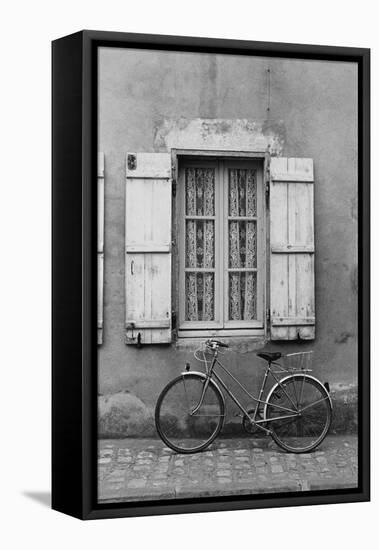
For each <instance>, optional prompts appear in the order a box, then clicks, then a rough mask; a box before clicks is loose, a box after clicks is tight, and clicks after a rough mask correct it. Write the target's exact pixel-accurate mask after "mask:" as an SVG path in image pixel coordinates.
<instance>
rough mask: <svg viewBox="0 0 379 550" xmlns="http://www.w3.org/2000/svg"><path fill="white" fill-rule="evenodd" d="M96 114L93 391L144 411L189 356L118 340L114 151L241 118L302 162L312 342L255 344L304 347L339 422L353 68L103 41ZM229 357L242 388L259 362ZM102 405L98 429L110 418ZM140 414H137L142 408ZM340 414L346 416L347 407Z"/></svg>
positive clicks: (351, 250)
mask: <svg viewBox="0 0 379 550" xmlns="http://www.w3.org/2000/svg"><path fill="white" fill-rule="evenodd" d="M268 69H270V89H268V72H267V70H268ZM268 107H269V110H268ZM99 114H100V116H99V150H100V151H103V152H104V155H105V289H104V307H105V309H104V344H103V345H102V346H101V348H100V349H99V393H101V394H104V395H105V394H113V393H116V392H119V391H122V392H124V391H128V392H130V394H131V395H132V396H136V397H137V398H138V399H139V400H142V402H143V404H145V405H146V407H147V410H148V411H151V408H152V407H153V406H154V404H155V401H156V398H157V395H158V393H159V391H160V389H161V388H162V387H163V386H164V384H165V383H166V382H167V381H168V380H169V379H171V378H172V377H173V376H174V375H176V374H177V373H178V372H180V370H181V368H182V366H183V365H184V364H185V362H186V361H190V362H191V364H194V363H195V361H194V359H193V358H192V353H191V352H190V351H188V350H186V349H185V348H179V349H177V348H175V346H171V347H170V346H146V347H143V348H142V349H136V348H135V347H132V346H126V345H125V343H124V315H125V313H124V312H125V309H124V259H125V257H124V217H125V213H124V193H125V153H126V152H127V151H136V152H138V151H145V152H154V151H165V150H166V149H167V146H168V145H170V139H171V138H172V136H173V128H178V126H182V127H183V128H186V127H188V125H190V124H193V120H194V119H229V120H233V119H241V120H246V121H250V122H249V124H252V132H256V138H257V139H263V141H264V140H269V141H270V143H271V145H272V147H273V148H274V149H275V150H276V151H277V152H280V154H282V155H283V156H290V157H311V158H313V159H314V166H315V186H314V192H315V242H316V256H315V260H316V264H315V265H316V268H315V269H316V272H315V277H316V340H315V341H314V342H309V343H296V342H295V343H287V344H286V343H279V344H275V343H271V342H269V343H268V344H267V346H266V347H267V349H284V350H285V351H288V352H290V351H298V350H299V349H301V350H306V349H313V350H314V352H315V353H314V367H315V374H316V375H317V376H319V377H320V378H321V379H322V380H328V381H329V382H330V384H331V386H332V387H333V388H334V389H335V390H336V391H337V390H338V391H337V393H336V396H337V397H338V396H341V397H340V399H339V400H340V405H341V407H342V408H340V409H339V411H340V412H339V413H338V415H337V416H339V417H341V418H343V417H344V414H345V413H344V411H345V409H346V410H347V408H349V406H350V405H349V404H351V403H354V402H355V397H354V395H355V394H354V392H355V388H356V382H357V213H356V212H357V123H356V121H357V69H356V66H355V65H353V64H350V63H334V62H316V61H301V60H283V59H266V58H260V57H255V58H251V57H238V58H236V57H234V56H223V55H217V56H214V55H205V54H190V53H171V52H147V51H146V52H145V51H136V50H130V51H128V50H125V49H113V48H104V49H101V52H100V59H99ZM191 121H192V122H191ZM218 131H219V132H220V133H221V136H222V133H223V132H224V134H225V135H227V133H228V127H227V125H226V126H224V127H223V126H222V124H221V125H219V127H218ZM242 351H243V350H242ZM230 364H231V365H232V370H233V372H237V373H238V374H240V375H241V377H243V379H244V380H245V381H249V385H250V387H252V388H253V389H254V387H255V386H256V384H257V381H258V380H259V378H260V375H261V369H260V365H261V364H262V361H261V360H259V359H257V358H256V357H255V354H254V353H253V352H245V353H241V354H234V353H231V354H230ZM342 390H343V391H342ZM125 395H127V394H124V396H125ZM118 397H119V396H118ZM121 400H122V399H121ZM118 401H119V402H120V399H118ZM125 401H126V402H129V401H130V399H129V397H127V398H126V399H125ZM125 406H126V407H128V405H127V404H126V405H125ZM133 406H135V401H133ZM141 407H142V405H141ZM344 407H345V408H344ZM116 409H117V407H116ZM116 409H114V410H116ZM103 410H105V409H103ZM107 410H108V413H104V414H108V417H107V419H106V420H104V422H103V425H109V422H110V423H112V421H111V420H109V419H110V418H111V416H112V415H111V413H110V412H109V410H110V409H109V407H108V409H107ZM128 410H129V409H128ZM349 410H350V409H349ZM138 414H139V413H138ZM141 414H142V416H143V418H145V419H146V418H149V412H146V411H145V412H144V413H141ZM349 414H350V417H349V418H351V416H352V415H353V416H354V408H351V410H350V412H349ZM144 415H145V416H144ZM345 416H346V415H345ZM107 422H108V424H107ZM144 422H145V420H144ZM147 422H148V421H147ZM342 424H343V423H342ZM110 431H111V430H108V431H107V429H104V430H103V433H104V434H107V433H109V432H110ZM132 431H133V430H132ZM135 432H138V429H135Z"/></svg>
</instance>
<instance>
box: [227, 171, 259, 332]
mask: <svg viewBox="0 0 379 550" xmlns="http://www.w3.org/2000/svg"><path fill="white" fill-rule="evenodd" d="M228 183H229V189H228V203H229V204H228V213H229V227H228V232H229V319H230V320H233V321H240V320H244V321H249V320H252V319H255V318H256V314H257V309H256V302H257V298H256V297H257V276H256V271H249V268H252V269H255V268H256V267H257V222H256V219H249V218H255V217H256V215H257V186H256V177H255V171H253V170H244V169H235V170H229V171H228ZM231 218H232V219H231ZM233 269H234V270H235V271H232V270H233Z"/></svg>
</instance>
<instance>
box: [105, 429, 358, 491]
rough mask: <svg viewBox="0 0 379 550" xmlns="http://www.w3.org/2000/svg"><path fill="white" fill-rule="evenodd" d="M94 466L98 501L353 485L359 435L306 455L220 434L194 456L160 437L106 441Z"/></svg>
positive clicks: (334, 440)
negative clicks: (172, 448)
mask: <svg viewBox="0 0 379 550" xmlns="http://www.w3.org/2000/svg"><path fill="white" fill-rule="evenodd" d="M98 465H99V484H98V494H99V501H100V502H117V501H120V502H121V501H133V500H152V499H169V498H189V497H199V496H222V495H242V494H257V493H270V492H288V491H308V490H321V489H334V488H352V487H356V486H357V438H356V437H355V436H351V435H349V436H328V437H327V438H326V439H325V441H324V442H323V443H322V444H321V445H320V447H318V449H317V450H316V451H314V452H312V453H307V454H289V453H286V452H284V451H282V450H280V449H279V448H278V447H277V446H276V444H275V443H274V442H273V441H272V440H271V438H265V439H254V438H251V439H250V438H246V439H223V438H219V439H218V440H216V442H215V443H213V444H212V445H211V446H210V447H209V448H208V449H207V450H206V451H204V452H202V453H198V454H192V455H179V454H176V453H174V452H173V451H171V450H170V449H168V448H167V447H165V446H164V444H163V443H162V442H161V441H160V440H158V439H118V440H109V439H108V440H101V441H100V442H99V459H98Z"/></svg>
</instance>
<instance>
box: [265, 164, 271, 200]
mask: <svg viewBox="0 0 379 550" xmlns="http://www.w3.org/2000/svg"><path fill="white" fill-rule="evenodd" d="M265 191H266V199H268V198H269V196H270V167H269V164H268V162H267V165H266V170H265Z"/></svg>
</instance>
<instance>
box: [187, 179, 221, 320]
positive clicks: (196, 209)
mask: <svg viewBox="0 0 379 550" xmlns="http://www.w3.org/2000/svg"><path fill="white" fill-rule="evenodd" d="M185 182H186V184H185V189H186V191H185V192H186V197H185V202H186V268H190V269H191V271H186V275H185V287H186V289H185V291H186V320H187V321H212V320H214V286H215V285H214V279H215V275H214V269H215V219H214V216H215V170H214V168H187V169H186V171H185ZM199 268H200V269H201V271H200V270H199ZM208 270H209V271H208Z"/></svg>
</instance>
